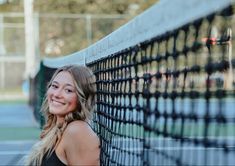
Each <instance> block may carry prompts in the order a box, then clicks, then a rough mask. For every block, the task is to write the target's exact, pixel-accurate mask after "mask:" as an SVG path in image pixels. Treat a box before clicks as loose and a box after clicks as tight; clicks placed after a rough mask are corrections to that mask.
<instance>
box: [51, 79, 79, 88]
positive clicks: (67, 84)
mask: <svg viewBox="0 0 235 166" xmlns="http://www.w3.org/2000/svg"><path fill="white" fill-rule="evenodd" d="M52 84H58V85H59V84H60V83H59V82H58V81H52ZM65 86H71V87H73V88H75V86H74V85H73V84H70V83H66V84H65Z"/></svg>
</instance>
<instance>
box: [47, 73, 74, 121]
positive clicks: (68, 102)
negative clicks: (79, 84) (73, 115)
mask: <svg viewBox="0 0 235 166" xmlns="http://www.w3.org/2000/svg"><path fill="white" fill-rule="evenodd" d="M47 97H48V104H49V112H50V113H51V114H54V115H56V116H57V117H60V118H61V117H62V118H63V117H65V115H66V114H68V113H70V112H73V111H74V110H76V108H77V99H78V97H77V94H76V88H75V84H74V81H73V77H72V76H71V74H70V73H69V72H67V71H61V72H59V73H58V74H57V75H56V77H55V78H54V80H52V83H51V86H50V87H49V89H48V91H47Z"/></svg>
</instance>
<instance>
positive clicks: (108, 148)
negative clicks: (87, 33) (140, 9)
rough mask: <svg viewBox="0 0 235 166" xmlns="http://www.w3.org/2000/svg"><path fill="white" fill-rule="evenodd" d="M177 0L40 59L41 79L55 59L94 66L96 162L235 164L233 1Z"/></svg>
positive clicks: (45, 77)
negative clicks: (86, 43) (63, 53)
mask: <svg viewBox="0 0 235 166" xmlns="http://www.w3.org/2000/svg"><path fill="white" fill-rule="evenodd" d="M178 3H179V4H181V3H182V2H181V1H180V0H175V1H172V2H171V1H161V2H159V3H157V4H156V5H154V6H153V7H151V8H150V9H148V10H147V11H146V12H144V13H143V14H141V15H140V16H138V17H136V18H135V19H134V20H132V21H130V22H129V23H127V24H126V25H124V26H123V27H121V28H119V29H118V30H117V31H114V32H113V33H112V34H110V35H108V36H107V37H105V38H104V39H102V40H101V41H99V42H97V43H96V44H95V45H91V46H90V47H88V48H87V49H85V50H82V51H80V52H78V53H75V54H74V55H70V56H67V57H63V58H59V59H56V60H54V59H49V60H48V59H45V60H44V61H43V62H42V64H41V70H40V71H39V74H38V75H39V80H42V81H39V82H41V84H40V85H42V83H43V82H45V81H48V79H49V76H48V73H50V72H49V71H53V69H55V68H57V67H60V66H62V65H66V64H75V63H76V64H86V65H87V66H89V67H90V68H91V69H92V70H93V71H94V74H95V75H96V79H97V82H96V84H97V109H96V112H95V116H94V119H93V120H94V121H93V122H94V123H93V125H94V129H95V131H96V132H97V133H98V135H99V136H100V139H101V164H102V165H193V166H194V165H234V163H235V158H234V155H235V109H234V108H235V100H234V99H235V90H234V87H235V81H234V78H235V69H234V67H235V58H234V55H233V54H232V49H233V47H234V46H233V44H232V43H233V42H234V38H233V36H232V32H233V31H234V30H235V24H234V21H235V19H234V1H229V0H228V1H227V0H224V1H220V0H208V1H207V2H204V1H203V0H191V1H187V2H184V4H181V5H178ZM42 73H47V75H43V74H42ZM51 73H52V72H51ZM40 74H41V75H40ZM44 84H45V83H44ZM42 89H43V88H42V87H41V88H39V91H41V90H42ZM44 89H45V88H44ZM42 94H43V93H42ZM41 97H42V96H40V97H39V98H41ZM39 104H40V102H39ZM36 105H37V104H36Z"/></svg>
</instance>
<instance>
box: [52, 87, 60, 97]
mask: <svg viewBox="0 0 235 166" xmlns="http://www.w3.org/2000/svg"><path fill="white" fill-rule="evenodd" d="M53 94H54V96H55V97H57V98H59V97H61V96H62V89H60V88H58V89H56V90H55V91H54V93H53Z"/></svg>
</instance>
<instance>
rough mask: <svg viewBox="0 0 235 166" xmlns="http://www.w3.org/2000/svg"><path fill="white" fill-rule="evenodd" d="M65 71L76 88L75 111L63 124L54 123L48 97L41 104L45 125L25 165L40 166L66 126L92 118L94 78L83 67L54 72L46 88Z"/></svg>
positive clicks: (52, 149)
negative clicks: (71, 78)
mask: <svg viewBox="0 0 235 166" xmlns="http://www.w3.org/2000/svg"><path fill="white" fill-rule="evenodd" d="M62 71H67V72H69V73H70V74H71V76H72V77H73V80H74V84H75V87H76V94H77V96H78V101H77V110H75V111H73V112H71V113H68V114H67V115H66V116H65V120H64V122H63V124H57V123H56V116H55V115H53V114H51V113H50V112H49V105H48V97H47V95H45V99H44V101H43V103H42V107H41V112H42V113H43V115H44V117H45V119H46V123H45V125H44V127H43V129H42V132H41V135H40V141H39V142H38V143H37V144H35V145H34V146H33V148H32V150H31V153H30V154H29V156H28V158H27V160H26V165H41V163H42V159H43V156H44V155H45V154H46V153H48V156H49V155H51V153H52V152H53V151H54V150H55V149H56V147H57V145H58V144H59V142H60V140H61V137H62V134H63V132H64V130H65V128H66V127H67V125H68V124H69V123H70V122H72V121H75V120H83V121H89V120H90V119H91V118H92V112H93V110H94V106H95V93H96V87H95V81H96V80H95V76H94V75H93V73H92V71H91V70H90V69H89V68H88V67H85V66H76V65H70V66H64V67H61V68H59V69H57V70H56V71H55V73H54V74H53V76H52V78H51V80H50V82H49V84H48V87H47V88H49V87H50V86H51V84H52V81H53V80H54V78H55V77H56V76H57V74H58V73H60V72H62Z"/></svg>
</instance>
